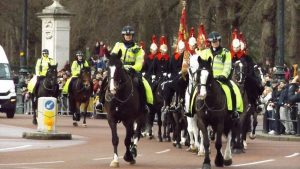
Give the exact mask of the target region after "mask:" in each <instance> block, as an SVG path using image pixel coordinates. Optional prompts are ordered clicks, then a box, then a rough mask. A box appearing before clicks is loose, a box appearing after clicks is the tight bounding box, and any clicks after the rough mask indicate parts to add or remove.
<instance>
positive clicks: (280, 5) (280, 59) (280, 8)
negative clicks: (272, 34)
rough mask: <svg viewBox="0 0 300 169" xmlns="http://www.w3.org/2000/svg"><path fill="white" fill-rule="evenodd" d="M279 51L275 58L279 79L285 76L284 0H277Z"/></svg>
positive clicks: (276, 73)
mask: <svg viewBox="0 0 300 169" xmlns="http://www.w3.org/2000/svg"><path fill="white" fill-rule="evenodd" d="M276 13H277V52H276V58H275V66H276V72H275V75H276V77H277V78H278V79H283V78H284V71H283V64H284V0H277V9H276Z"/></svg>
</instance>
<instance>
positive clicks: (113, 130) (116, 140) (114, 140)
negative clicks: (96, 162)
mask: <svg viewBox="0 0 300 169" xmlns="http://www.w3.org/2000/svg"><path fill="white" fill-rule="evenodd" d="M108 124H109V126H110V129H111V135H112V145H113V147H114V155H113V160H112V161H111V163H110V167H114V168H116V167H119V156H118V144H119V137H118V134H117V123H116V122H115V120H114V119H108Z"/></svg>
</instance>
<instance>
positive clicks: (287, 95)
mask: <svg viewBox="0 0 300 169" xmlns="http://www.w3.org/2000/svg"><path fill="white" fill-rule="evenodd" d="M297 67H298V65H296V64H295V65H293V66H292V67H291V68H288V66H287V65H286V64H284V77H283V78H282V79H279V78H276V75H275V72H276V68H269V69H267V70H268V71H267V72H266V74H265V76H264V78H265V82H266V84H265V90H264V92H263V94H262V95H261V97H260V102H261V104H262V106H263V109H264V110H265V113H266V116H267V118H268V119H269V121H268V124H269V125H268V134H271V135H273V134H285V135H294V134H295V133H296V124H297V123H296V116H297V113H298V111H299V108H298V106H299V103H300V90H299V82H300V78H299V75H300V74H299V71H298V68H297ZM276 118H278V119H279V121H280V123H279V125H280V127H279V128H280V130H279V131H276V126H275V122H276V121H275V119H276Z"/></svg>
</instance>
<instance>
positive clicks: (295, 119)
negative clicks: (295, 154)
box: [263, 103, 300, 136]
mask: <svg viewBox="0 0 300 169" xmlns="http://www.w3.org/2000/svg"><path fill="white" fill-rule="evenodd" d="M274 111H275V113H274V116H273V118H269V117H267V112H265V113H264V116H263V132H265V133H268V132H269V131H270V129H269V126H270V125H269V123H270V121H273V122H274V127H275V134H277V135H278V134H280V133H281V131H282V128H283V127H282V124H281V122H292V123H293V127H294V130H295V132H296V133H295V135H296V136H300V103H297V104H295V105H293V106H292V107H291V109H289V110H288V111H289V112H288V113H291V119H292V120H282V119H280V112H279V109H275V108H274Z"/></svg>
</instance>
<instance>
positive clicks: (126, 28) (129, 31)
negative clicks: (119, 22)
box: [121, 25, 135, 35]
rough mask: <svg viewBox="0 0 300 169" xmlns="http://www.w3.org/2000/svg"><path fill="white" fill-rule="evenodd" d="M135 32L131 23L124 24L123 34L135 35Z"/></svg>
mask: <svg viewBox="0 0 300 169" xmlns="http://www.w3.org/2000/svg"><path fill="white" fill-rule="evenodd" d="M134 33H135V32H134V29H133V27H132V26H130V25H126V26H124V27H123V29H122V32H121V34H122V35H134Z"/></svg>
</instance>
